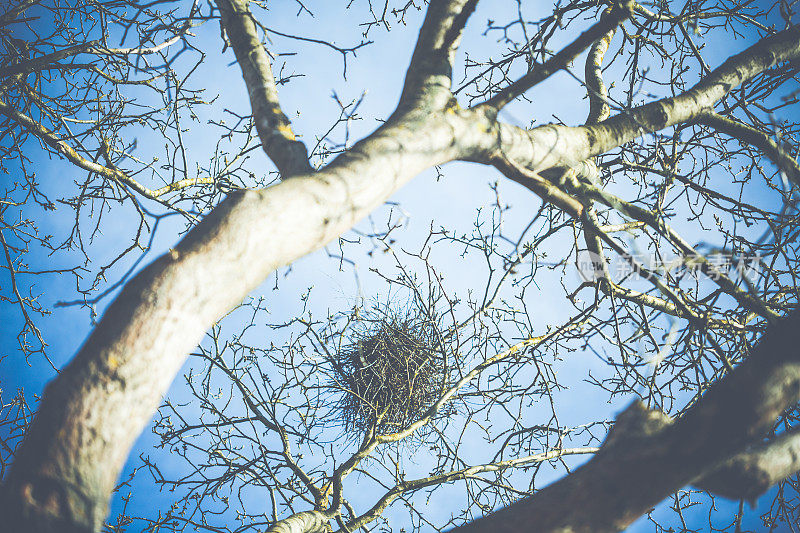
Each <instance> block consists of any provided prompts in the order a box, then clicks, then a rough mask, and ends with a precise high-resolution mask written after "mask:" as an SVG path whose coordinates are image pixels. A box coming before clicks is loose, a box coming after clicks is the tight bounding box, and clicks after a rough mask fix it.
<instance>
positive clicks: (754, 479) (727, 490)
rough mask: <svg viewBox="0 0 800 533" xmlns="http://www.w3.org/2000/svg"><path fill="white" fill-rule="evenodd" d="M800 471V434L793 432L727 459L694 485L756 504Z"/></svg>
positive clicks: (720, 494)
mask: <svg viewBox="0 0 800 533" xmlns="http://www.w3.org/2000/svg"><path fill="white" fill-rule="evenodd" d="M798 471H800V433H798V432H797V431H792V432H789V433H784V434H783V435H780V436H778V437H776V438H775V439H774V440H772V441H770V442H765V443H760V444H758V445H756V446H753V447H752V448H749V449H748V450H747V451H744V452H742V453H739V454H736V455H734V456H733V457H731V458H730V459H726V460H725V461H723V462H722V463H721V464H719V465H717V466H716V467H715V468H714V470H713V471H711V472H710V473H708V474H706V475H704V476H703V477H702V478H701V479H700V480H699V481H696V482H694V486H696V487H698V488H701V489H703V490H707V491H709V492H713V493H714V494H717V495H719V496H725V497H726V498H731V499H745V500H750V501H751V502H752V501H755V499H756V498H757V497H759V496H761V495H762V494H764V493H765V492H766V491H767V490H769V488H770V487H772V486H773V485H775V484H776V483H778V482H779V481H782V480H784V479H786V478H787V477H789V476H791V475H792V474H795V473H797V472H798Z"/></svg>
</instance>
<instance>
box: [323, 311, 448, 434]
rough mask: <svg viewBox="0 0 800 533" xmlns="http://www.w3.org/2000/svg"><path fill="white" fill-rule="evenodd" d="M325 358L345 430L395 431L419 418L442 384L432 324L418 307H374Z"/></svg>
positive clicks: (443, 363)
mask: <svg viewBox="0 0 800 533" xmlns="http://www.w3.org/2000/svg"><path fill="white" fill-rule="evenodd" d="M358 320H359V323H358V324H357V325H356V328H354V330H353V332H352V333H351V334H350V336H349V338H348V340H347V343H346V344H344V345H343V347H342V349H341V350H340V351H339V353H338V356H337V357H336V358H335V359H333V360H332V361H331V363H332V367H333V377H334V380H333V381H334V382H333V383H332V385H333V387H334V388H336V389H338V390H339V392H340V393H341V394H340V395H339V398H338V401H337V405H336V407H335V410H336V412H337V415H338V418H339V419H340V420H341V421H342V422H343V425H344V428H345V431H346V432H348V433H351V434H354V433H357V434H361V433H363V432H364V431H367V430H369V429H370V428H371V427H373V426H375V429H376V431H377V432H379V433H392V432H396V431H399V430H401V429H403V428H405V427H407V426H408V425H409V424H411V423H413V422H415V421H417V420H419V419H420V418H422V417H423V416H424V415H425V413H426V412H427V411H428V409H429V408H430V407H431V406H432V405H433V404H434V403H435V402H436V400H438V399H439V397H440V396H441V394H442V392H443V391H444V389H445V387H446V386H447V384H448V381H449V380H448V375H449V372H448V361H447V357H446V355H445V353H446V351H445V350H444V349H443V347H442V345H443V340H442V336H441V334H440V332H439V328H438V327H437V325H436V324H435V323H434V322H433V321H432V320H431V319H429V318H428V317H426V316H424V315H423V313H421V312H420V311H419V310H417V309H414V308H407V309H405V310H403V311H402V312H392V311H389V310H387V309H374V310H373V311H371V312H368V313H367V314H366V316H364V315H362V316H361V317H359V319H358Z"/></svg>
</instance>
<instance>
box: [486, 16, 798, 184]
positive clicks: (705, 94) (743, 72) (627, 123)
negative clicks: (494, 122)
mask: <svg viewBox="0 0 800 533" xmlns="http://www.w3.org/2000/svg"><path fill="white" fill-rule="evenodd" d="M798 57H800V27H798V26H795V27H792V28H789V29H787V30H784V31H782V32H779V33H777V34H775V35H772V36H770V37H766V38H764V39H762V40H761V41H759V42H758V43H756V44H755V45H753V46H751V47H750V48H748V49H746V50H745V51H743V52H741V53H739V54H737V55H735V56H732V57H731V58H729V59H728V60H727V61H725V62H724V63H723V64H722V65H720V66H719V67H718V68H716V69H715V70H713V71H712V72H711V73H710V74H709V75H708V76H706V77H705V78H703V80H701V81H700V82H699V83H698V84H697V85H695V86H694V87H692V88H691V89H689V90H688V91H686V92H683V93H681V94H679V95H678V96H674V97H670V98H664V99H662V100H658V101H656V102H652V103H649V104H646V105H643V106H640V107H636V108H634V109H631V110H630V111H625V112H622V113H620V114H618V115H615V116H613V117H610V118H608V119H606V120H605V121H603V122H602V123H600V124H594V125H586V126H581V127H568V126H560V125H555V124H548V125H546V126H541V127H538V128H534V129H532V130H524V129H522V128H517V127H514V126H510V125H508V124H501V125H500V136H501V137H500V146H501V150H502V152H503V154H504V156H505V157H506V158H508V159H512V160H514V161H516V162H518V163H519V164H522V165H525V166H526V167H528V168H529V169H531V170H533V171H534V172H539V171H541V170H543V169H548V168H553V167H559V166H567V167H572V166H576V165H577V164H578V163H580V162H581V161H584V160H586V159H589V158H591V157H594V156H596V155H600V154H603V153H605V152H607V151H609V150H612V149H614V148H616V147H618V146H621V145H623V144H625V143H626V142H628V141H630V140H632V139H635V138H637V137H639V136H641V135H643V134H645V133H651V132H655V131H659V130H662V129H664V128H667V127H669V126H674V125H676V124H683V123H686V122H690V121H692V120H695V119H696V118H697V117H698V116H699V115H701V114H703V113H705V112H707V110H708V109H710V108H712V107H713V106H714V104H715V103H716V102H717V101H719V100H720V99H721V98H722V97H724V96H725V95H726V94H728V93H729V92H730V91H731V90H732V89H733V88H735V87H737V86H739V85H740V84H741V83H743V82H744V81H746V80H748V79H750V78H752V77H753V76H756V75H757V74H760V73H761V72H763V71H765V70H766V69H768V68H770V67H772V66H774V65H776V64H778V63H781V62H783V61H788V60H791V59H796V58H798ZM494 156H495V154H494V153H488V154H483V156H482V157H481V156H479V155H478V154H476V157H475V160H478V161H483V162H486V160H488V159H490V158H492V157H494Z"/></svg>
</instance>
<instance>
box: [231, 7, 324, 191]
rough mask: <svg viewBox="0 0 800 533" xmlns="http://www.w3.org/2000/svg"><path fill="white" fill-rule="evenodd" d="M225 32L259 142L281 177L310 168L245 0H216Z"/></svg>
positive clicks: (309, 170) (304, 171)
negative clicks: (280, 99)
mask: <svg viewBox="0 0 800 533" xmlns="http://www.w3.org/2000/svg"><path fill="white" fill-rule="evenodd" d="M217 6H218V7H219V10H220V13H221V14H222V24H223V26H224V27H225V33H226V34H227V36H228V40H229V41H230V43H231V48H233V53H234V54H235V55H236V61H237V62H238V63H239V67H240V68H241V70H242V77H243V78H244V82H245V85H247V92H248V94H249V95H250V106H251V108H252V110H253V121H254V122H255V125H256V130H257V131H258V137H259V138H260V139H261V145H262V146H263V147H264V151H265V152H266V153H267V155H268V156H269V158H270V159H271V160H272V162H273V163H275V166H276V167H278V170H279V171H280V173H281V176H282V177H283V178H288V177H290V176H294V175H297V174H304V173H308V172H311V171H312V168H311V165H310V164H309V162H308V151H307V150H306V146H305V145H304V144H303V143H302V142H300V141H298V140H296V139H295V136H294V133H293V132H292V127H291V123H290V122H289V119H288V118H287V117H286V115H285V114H284V113H283V111H282V110H281V106H280V103H279V101H278V89H277V87H276V85H275V77H274V76H273V75H272V66H271V65H270V62H269V57H267V52H266V50H265V49H264V45H263V44H261V40H260V39H259V38H258V32H257V31H256V26H255V24H254V23H253V14H252V13H250V8H249V7H248V0H217Z"/></svg>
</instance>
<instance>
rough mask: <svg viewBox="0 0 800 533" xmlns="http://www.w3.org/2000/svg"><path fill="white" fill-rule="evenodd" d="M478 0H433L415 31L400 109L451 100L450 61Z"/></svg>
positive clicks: (439, 103) (451, 72)
mask: <svg viewBox="0 0 800 533" xmlns="http://www.w3.org/2000/svg"><path fill="white" fill-rule="evenodd" d="M477 4H478V0H433V1H431V3H430V5H429V6H428V11H427V12H426V14H425V21H424V22H423V23H422V28H421V29H420V32H419V38H418V39H417V45H416V47H415V48H414V55H413V56H412V57H411V64H410V65H409V67H408V71H407V73H406V80H405V84H404V85H403V93H402V95H401V96H400V106H399V107H398V109H403V108H405V107H406V106H408V105H417V106H418V105H419V102H420V101H423V102H424V101H427V102H426V105H435V106H442V105H444V104H445V102H446V100H448V99H450V98H452V94H451V92H450V84H451V80H452V74H453V61H454V59H455V54H456V50H457V49H458V44H459V42H460V41H461V33H462V32H463V30H464V26H466V24H467V21H468V20H469V17H470V15H471V14H472V12H473V11H474V10H475V7H476V6H477Z"/></svg>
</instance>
